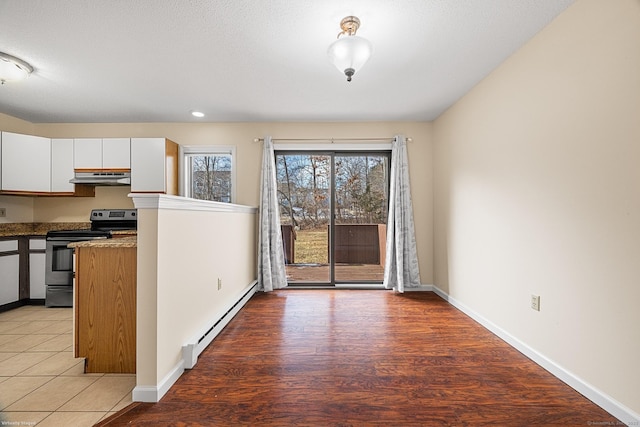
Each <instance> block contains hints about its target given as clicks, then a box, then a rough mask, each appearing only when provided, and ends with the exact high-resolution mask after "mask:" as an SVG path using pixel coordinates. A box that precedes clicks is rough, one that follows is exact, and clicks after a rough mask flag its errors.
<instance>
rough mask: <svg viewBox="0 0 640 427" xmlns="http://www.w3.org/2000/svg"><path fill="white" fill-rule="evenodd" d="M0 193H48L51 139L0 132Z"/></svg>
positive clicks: (49, 187)
mask: <svg viewBox="0 0 640 427" xmlns="http://www.w3.org/2000/svg"><path fill="white" fill-rule="evenodd" d="M1 181H2V190H3V191H18V192H32V193H40V192H46V193H48V192H50V191H51V139H50V138H43V137H41V136H33V135H22V134H18V133H11V132H2V179H1Z"/></svg>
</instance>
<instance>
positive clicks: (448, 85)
mask: <svg viewBox="0 0 640 427" xmlns="http://www.w3.org/2000/svg"><path fill="white" fill-rule="evenodd" d="M571 3H573V0H474V1H472V0H323V1H319V0H181V1H178V0H107V1H105V0H56V1H51V0H0V51H2V52H5V53H9V54H11V55H14V56H17V57H20V58H22V59H23V60H25V61H27V62H29V63H30V64H31V65H33V67H34V68H35V70H36V71H35V72H34V74H32V75H31V77H29V78H28V79H27V80H25V81H23V82H19V83H7V84H5V85H2V86H0V112H2V113H5V114H9V115H11V116H14V117H18V118H22V119H25V120H28V121H31V122H35V123H56V122H62V123H73V122H78V123H80V122H195V121H208V122H223V121H270V122H271V121H281V122H282V121H402V120H408V121H427V120H433V119H434V118H436V117H437V116H438V115H440V114H441V113H442V112H443V111H444V110H446V109H447V108H448V107H449V106H450V105H452V104H453V103H454V102H455V101H456V100H458V99H459V98H460V97H461V96H462V95H464V94H465V93H466V92H467V91H469V89H471V88H472V87H473V86H474V85H475V84H477V83H478V82H479V81H480V80H482V79H483V78H484V77H485V76H486V75H487V74H489V73H490V72H491V70H493V69H494V68H495V67H496V66H498V65H499V64H500V63H501V62H503V61H504V60H505V59H506V58H508V57H509V56H510V55H511V54H512V53H513V52H515V51H516V50H517V49H518V48H519V47H521V46H522V45H523V44H524V43H526V42H527V41H528V40H529V39H530V38H531V37H532V36H534V35H535V34H536V33H537V32H539V31H540V30H541V29H542V28H543V27H544V26H545V25H547V24H548V23H549V22H551V21H552V20H553V19H554V18H555V17H556V16H557V15H558V14H559V13H561V12H562V11H563V10H564V9H566V8H567V7H568V6H569V5H570V4H571ZM347 15H356V16H358V17H359V18H360V20H361V21H362V25H361V27H360V30H359V31H358V35H360V36H362V37H365V38H367V39H369V40H370V41H371V42H372V43H373V46H374V53H373V56H372V57H371V59H370V60H369V62H368V63H367V64H366V65H365V67H364V68H362V70H360V71H359V72H356V75H355V76H354V78H353V81H352V82H350V83H348V82H347V81H346V79H345V77H344V75H342V74H341V73H340V72H338V70H337V69H335V68H334V67H333V65H331V64H330V63H329V62H328V59H327V55H326V51H327V47H328V45H329V44H330V43H331V42H332V41H334V40H335V38H336V35H337V33H338V32H339V22H340V20H341V19H342V18H343V17H345V16H347ZM191 110H200V111H203V112H204V113H205V114H206V116H205V117H204V118H203V119H195V118H193V117H191V115H190V114H189V112H190V111H191Z"/></svg>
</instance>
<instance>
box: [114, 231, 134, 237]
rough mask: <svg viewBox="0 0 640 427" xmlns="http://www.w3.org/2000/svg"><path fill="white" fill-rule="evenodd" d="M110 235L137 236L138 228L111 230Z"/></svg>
mask: <svg viewBox="0 0 640 427" xmlns="http://www.w3.org/2000/svg"><path fill="white" fill-rule="evenodd" d="M111 235H112V236H114V237H123V236H137V235H138V230H113V231H112V232H111Z"/></svg>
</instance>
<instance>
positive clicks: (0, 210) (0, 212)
mask: <svg viewBox="0 0 640 427" xmlns="http://www.w3.org/2000/svg"><path fill="white" fill-rule="evenodd" d="M5 216H7V208H0V218H3V217H5Z"/></svg>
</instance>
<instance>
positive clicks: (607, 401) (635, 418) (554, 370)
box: [405, 286, 640, 426]
mask: <svg viewBox="0 0 640 427" xmlns="http://www.w3.org/2000/svg"><path fill="white" fill-rule="evenodd" d="M432 289H433V292H434V293H436V294H437V295H438V296H440V297H441V298H442V299H444V300H445V301H447V302H449V304H451V305H453V306H454V307H455V308H457V309H458V310H460V311H462V312H463V313H464V314H466V315H467V316H469V317H470V318H472V319H473V320H475V321H476V322H478V323H480V324H481V325H482V326H483V327H485V328H486V329H488V330H489V331H490V332H492V333H493V334H495V335H496V336H498V337H499V338H501V339H502V340H504V341H505V342H506V343H507V344H509V345H510V346H511V347H513V348H515V349H516V350H518V351H519V352H520V353H522V354H524V355H525V356H527V357H528V358H529V359H531V360H532V361H533V362H535V363H537V364H538V365H539V366H541V367H542V368H544V369H546V370H547V371H549V373H551V374H552V375H553V376H555V377H556V378H558V379H559V380H560V381H562V382H564V383H565V384H567V385H568V386H569V387H571V388H573V389H574V390H576V391H577V392H578V393H580V394H582V395H583V396H585V397H586V398H587V399H589V400H591V401H592V402H593V403H595V404H596V405H598V406H599V407H601V408H602V409H604V410H605V411H607V412H608V413H610V414H611V415H613V416H614V417H616V418H617V419H619V420H620V421H621V422H623V423H624V424H626V425H629V426H637V425H640V414H637V413H635V412H634V411H633V410H631V409H630V408H628V407H626V406H625V405H623V404H622V403H620V402H618V401H617V400H616V399H614V398H613V397H611V396H609V395H608V394H606V393H604V392H602V391H601V390H598V389H597V388H596V387H594V386H592V385H591V384H589V383H587V382H586V381H584V380H583V379H581V378H580V377H578V376H577V375H575V374H573V373H572V372H570V371H568V370H567V369H565V368H564V367H563V366H561V365H559V364H558V363H556V362H555V361H553V360H551V359H549V358H548V357H546V356H545V355H544V354H542V353H540V352H538V351H537V350H535V349H533V348H531V347H529V346H528V345H527V344H525V343H524V342H522V341H520V340H519V339H518V338H516V337H514V336H513V335H511V334H510V333H508V332H507V331H505V330H504V329H502V328H500V327H499V326H497V325H496V324H495V323H493V322H491V321H490V320H488V319H487V318H486V317H484V316H482V315H480V314H478V313H477V312H476V311H474V310H472V309H470V308H469V307H468V306H466V305H465V304H463V303H462V302H460V301H458V300H456V299H455V298H453V297H451V296H449V295H448V294H447V293H446V292H444V291H443V290H441V289H440V288H438V287H437V286H432ZM405 290H407V289H406V288H405ZM594 425H595V423H594Z"/></svg>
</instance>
